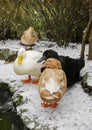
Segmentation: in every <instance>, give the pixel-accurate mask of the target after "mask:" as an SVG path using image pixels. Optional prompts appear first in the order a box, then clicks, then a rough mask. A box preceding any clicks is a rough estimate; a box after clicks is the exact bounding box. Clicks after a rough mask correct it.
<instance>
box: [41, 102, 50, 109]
mask: <svg viewBox="0 0 92 130" xmlns="http://www.w3.org/2000/svg"><path fill="white" fill-rule="evenodd" d="M41 106H42V107H45V108H47V107H49V106H50V104H49V103H47V102H42V103H41Z"/></svg>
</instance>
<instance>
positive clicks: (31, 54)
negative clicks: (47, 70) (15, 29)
mask: <svg viewBox="0 0 92 130" xmlns="http://www.w3.org/2000/svg"><path fill="white" fill-rule="evenodd" d="M41 57H42V53H41V52H38V51H37V50H27V51H26V50H25V49H24V48H20V49H19V51H18V56H17V58H16V60H15V61H14V64H13V70H14V72H15V73H16V74H18V75H28V79H27V80H22V82H24V83H29V82H31V81H32V79H31V76H36V77H39V75H40V73H41V69H40V68H41V63H37V61H38V60H39V58H41ZM37 82H38V81H37ZM37 82H36V81H34V82H32V83H34V84H36V83H37Z"/></svg>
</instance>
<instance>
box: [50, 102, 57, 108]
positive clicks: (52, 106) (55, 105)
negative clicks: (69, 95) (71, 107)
mask: <svg viewBox="0 0 92 130" xmlns="http://www.w3.org/2000/svg"><path fill="white" fill-rule="evenodd" d="M57 106H58V104H57V103H53V104H51V106H50V107H51V108H56V107H57Z"/></svg>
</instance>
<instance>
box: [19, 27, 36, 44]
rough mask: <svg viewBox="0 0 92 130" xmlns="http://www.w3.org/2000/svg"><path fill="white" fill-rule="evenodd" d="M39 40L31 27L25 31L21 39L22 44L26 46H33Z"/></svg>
mask: <svg viewBox="0 0 92 130" xmlns="http://www.w3.org/2000/svg"><path fill="white" fill-rule="evenodd" d="M37 40H38V35H37V33H36V32H35V30H34V28H33V27H29V28H28V29H27V30H26V31H24V33H23V35H22V37H21V43H22V44H24V45H27V46H28V45H33V44H34V43H35V42H37Z"/></svg>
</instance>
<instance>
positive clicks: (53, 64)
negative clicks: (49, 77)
mask: <svg viewBox="0 0 92 130" xmlns="http://www.w3.org/2000/svg"><path fill="white" fill-rule="evenodd" d="M42 66H43V67H44V68H51V69H62V66H61V63H60V61H59V60H57V59H55V58H48V59H47V60H46V61H45V62H44V63H43V65H42Z"/></svg>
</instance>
